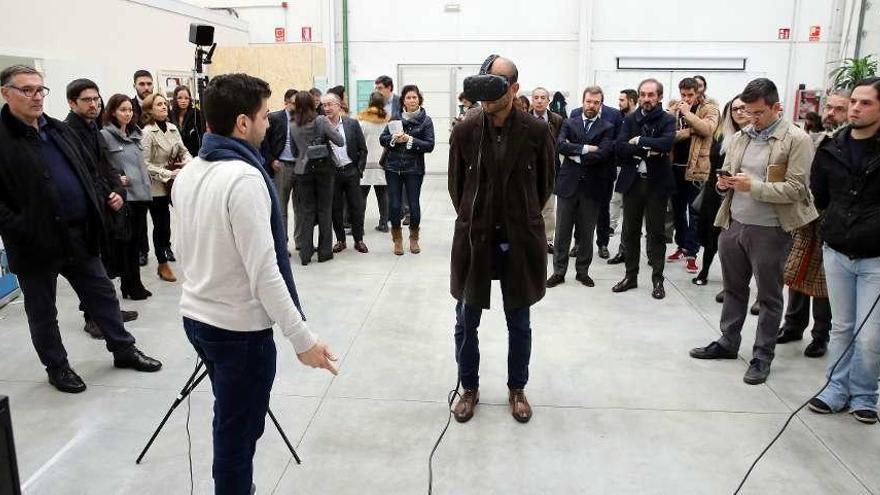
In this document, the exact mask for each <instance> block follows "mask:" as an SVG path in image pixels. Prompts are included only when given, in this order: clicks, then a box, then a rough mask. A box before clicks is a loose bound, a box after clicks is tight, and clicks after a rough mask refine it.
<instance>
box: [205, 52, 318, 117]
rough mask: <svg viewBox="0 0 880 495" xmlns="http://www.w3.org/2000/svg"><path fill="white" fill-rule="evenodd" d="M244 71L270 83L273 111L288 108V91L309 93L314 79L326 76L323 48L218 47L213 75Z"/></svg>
mask: <svg viewBox="0 0 880 495" xmlns="http://www.w3.org/2000/svg"><path fill="white" fill-rule="evenodd" d="M233 72H244V73H247V74H250V75H252V76H255V77H259V78H261V79H263V80H265V81H266V82H268V83H269V86H270V87H271V88H272V97H271V98H270V99H269V109H270V110H279V109H281V108H282V107H283V106H284V92H285V91H287V90H288V89H290V88H294V89H299V90H308V89H310V88H311V87H312V86H313V85H314V78H315V77H316V76H317V77H326V73H327V71H326V66H325V64H324V47H323V45H313V44H279V45H268V46H242V47H228V46H226V47H224V46H218V47H217V51H216V52H215V53H214V63H213V64H211V68H210V74H211V75H212V76H214V75H217V74H229V73H233Z"/></svg>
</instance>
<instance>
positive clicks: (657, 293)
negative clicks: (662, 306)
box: [651, 280, 666, 299]
mask: <svg viewBox="0 0 880 495" xmlns="http://www.w3.org/2000/svg"><path fill="white" fill-rule="evenodd" d="M651 297H653V298H654V299H663V298H664V297H666V289H665V288H663V281H662V280H658V281H656V282H654V290H652V291H651Z"/></svg>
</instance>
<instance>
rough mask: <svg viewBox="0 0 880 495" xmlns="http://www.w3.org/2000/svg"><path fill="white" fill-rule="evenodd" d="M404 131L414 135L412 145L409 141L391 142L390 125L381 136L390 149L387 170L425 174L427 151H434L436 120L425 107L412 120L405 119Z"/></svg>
mask: <svg viewBox="0 0 880 495" xmlns="http://www.w3.org/2000/svg"><path fill="white" fill-rule="evenodd" d="M403 132H404V133H405V134H408V135H409V136H411V137H412V141H413V142H412V146H411V147H410V148H409V149H407V144H408V143H394V144H391V132H390V131H389V130H388V127H386V128H385V130H384V131H382V135H381V136H379V143H381V144H382V146H383V147H384V148H386V149H387V150H388V157H387V158H386V160H385V171H387V172H396V173H399V174H416V175H424V174H425V153H430V152H432V151H434V122H433V121H432V120H431V117H428V114H427V113H425V109H424V108H420V109H419V113H418V114H416V116H415V117H413V119H412V120H406V119H403Z"/></svg>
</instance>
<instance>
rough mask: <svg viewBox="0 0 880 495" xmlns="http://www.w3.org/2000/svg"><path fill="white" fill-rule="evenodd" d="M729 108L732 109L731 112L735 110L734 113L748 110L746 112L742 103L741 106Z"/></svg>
mask: <svg viewBox="0 0 880 495" xmlns="http://www.w3.org/2000/svg"><path fill="white" fill-rule="evenodd" d="M730 110H731V111H733V112H735V113H748V112H746V106H745V105H743V106H741V107H730Z"/></svg>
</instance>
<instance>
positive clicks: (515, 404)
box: [509, 388, 532, 423]
mask: <svg viewBox="0 0 880 495" xmlns="http://www.w3.org/2000/svg"><path fill="white" fill-rule="evenodd" d="M509 401H510V413H511V414H512V415H513V419H515V420H517V421H519V422H520V423H528V422H529V420H530V419H532V406H530V405H529V401H528V400H527V399H526V391H525V390H523V389H521V388H519V389H511V390H510V399H509Z"/></svg>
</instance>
